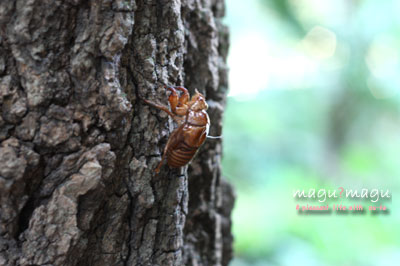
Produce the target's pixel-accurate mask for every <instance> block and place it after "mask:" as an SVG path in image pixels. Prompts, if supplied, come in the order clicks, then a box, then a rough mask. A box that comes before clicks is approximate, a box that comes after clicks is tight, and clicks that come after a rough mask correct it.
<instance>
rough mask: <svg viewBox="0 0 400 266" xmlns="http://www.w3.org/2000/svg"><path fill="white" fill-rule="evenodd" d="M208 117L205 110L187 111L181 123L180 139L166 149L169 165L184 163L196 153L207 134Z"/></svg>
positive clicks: (181, 164)
mask: <svg viewBox="0 0 400 266" xmlns="http://www.w3.org/2000/svg"><path fill="white" fill-rule="evenodd" d="M209 126H210V119H209V117H208V115H207V113H206V112H205V111H203V110H202V111H197V112H196V111H191V110H190V111H189V112H188V114H187V116H186V121H185V122H184V124H183V127H182V129H181V130H182V131H181V136H182V141H181V142H179V144H178V145H177V146H176V147H174V148H172V147H171V148H169V149H168V151H167V163H168V165H169V166H171V167H181V166H184V165H186V164H187V163H188V162H189V161H190V160H191V159H192V158H193V157H194V155H195V154H196V151H197V150H198V148H199V147H200V146H201V145H202V144H203V142H204V140H205V139H206V137H207V135H208V129H209Z"/></svg>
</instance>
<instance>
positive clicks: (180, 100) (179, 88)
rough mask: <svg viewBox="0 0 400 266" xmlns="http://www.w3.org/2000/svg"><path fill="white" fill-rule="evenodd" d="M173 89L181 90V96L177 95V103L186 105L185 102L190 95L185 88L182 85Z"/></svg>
mask: <svg viewBox="0 0 400 266" xmlns="http://www.w3.org/2000/svg"><path fill="white" fill-rule="evenodd" d="M175 89H176V90H178V91H181V92H182V95H181V97H179V103H181V104H185V105H186V104H187V102H188V101H189V97H190V95H189V92H188V91H187V89H186V88H184V87H176V88H175Z"/></svg>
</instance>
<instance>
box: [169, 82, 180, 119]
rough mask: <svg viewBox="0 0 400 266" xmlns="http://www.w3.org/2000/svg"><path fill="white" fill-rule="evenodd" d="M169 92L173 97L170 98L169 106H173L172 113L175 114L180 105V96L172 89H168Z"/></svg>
mask: <svg viewBox="0 0 400 266" xmlns="http://www.w3.org/2000/svg"><path fill="white" fill-rule="evenodd" d="M167 90H169V91H170V92H171V95H169V97H168V101H169V104H170V105H171V110H172V112H174V113H175V110H176V107H177V106H178V103H179V96H178V94H177V93H176V90H175V89H174V88H172V87H168V88H167Z"/></svg>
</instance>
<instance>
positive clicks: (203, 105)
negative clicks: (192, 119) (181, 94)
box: [188, 89, 208, 111]
mask: <svg viewBox="0 0 400 266" xmlns="http://www.w3.org/2000/svg"><path fill="white" fill-rule="evenodd" d="M195 91H196V94H195V95H193V96H192V99H191V100H190V102H189V104H188V105H189V108H190V109H191V110H193V111H201V110H207V108H208V104H207V102H206V98H205V97H204V95H203V94H201V93H200V92H198V91H197V89H196V90H195Z"/></svg>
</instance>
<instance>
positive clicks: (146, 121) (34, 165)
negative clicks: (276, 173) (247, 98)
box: [0, 0, 233, 265]
mask: <svg viewBox="0 0 400 266" xmlns="http://www.w3.org/2000/svg"><path fill="white" fill-rule="evenodd" d="M223 15H224V3H223V0H184V1H177V0H175V1H165V0H164V1H163V0H158V1H145V0H136V1H135V0H115V1H112V0H69V1H68V0H64V1H61V0H7V1H6V0H4V1H1V2H0V104H1V109H0V111H1V116H0V128H1V130H0V141H1V145H0V265H226V264H228V262H229V260H230V258H231V255H232V252H231V244H232V237H231V234H230V211H231V209H232V202H233V194H232V190H231V187H230V186H229V185H228V184H227V183H226V182H224V181H223V180H222V179H221V170H220V161H221V141H220V140H208V141H207V143H206V144H205V145H204V146H203V147H202V148H201V150H200V153H199V154H198V155H197V157H196V159H195V160H194V161H193V162H192V164H191V166H190V167H189V168H188V169H187V167H185V168H184V169H181V170H180V171H177V170H170V169H169V168H168V167H166V166H164V167H163V169H162V172H161V173H160V174H159V175H155V174H154V172H153V169H154V168H155V166H156V164H157V163H158V162H159V160H160V155H161V153H162V149H163V147H164V145H165V143H166V141H167V139H168V136H169V134H170V133H171V131H172V130H173V128H174V125H173V123H172V121H171V119H170V118H168V117H167V116H166V114H164V113H162V112H160V111H158V110H155V109H153V108H151V107H149V106H146V105H145V104H143V102H141V101H140V100H139V99H138V98H137V93H141V94H142V95H143V96H145V97H146V98H148V99H151V100H154V101H159V102H163V103H164V104H166V92H165V91H164V89H163V87H162V86H163V85H184V86H185V87H187V88H189V90H190V91H191V92H193V91H194V88H197V89H199V91H201V92H203V93H204V94H205V95H206V98H207V99H208V103H209V105H210V108H209V114H210V118H211V122H212V125H211V134H212V135H219V134H221V118H222V112H223V109H224V103H225V94H226V90H227V75H226V65H225V60H226V53H227V48H228V33H227V29H226V28H225V27H224V26H223V25H222V24H221V18H222V16H223Z"/></svg>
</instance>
